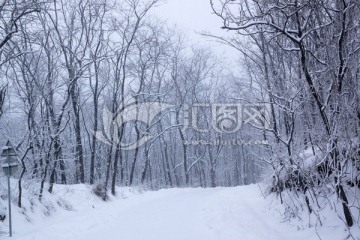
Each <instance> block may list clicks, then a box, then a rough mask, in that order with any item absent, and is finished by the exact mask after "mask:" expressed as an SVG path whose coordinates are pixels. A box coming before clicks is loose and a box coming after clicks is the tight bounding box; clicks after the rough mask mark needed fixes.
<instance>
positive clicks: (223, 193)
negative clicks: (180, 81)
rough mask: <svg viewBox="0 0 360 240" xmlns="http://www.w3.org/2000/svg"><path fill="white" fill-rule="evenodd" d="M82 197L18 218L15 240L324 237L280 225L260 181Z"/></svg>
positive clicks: (238, 239)
mask: <svg viewBox="0 0 360 240" xmlns="http://www.w3.org/2000/svg"><path fill="white" fill-rule="evenodd" d="M74 195H75V194H74ZM77 201H78V203H77V204H79V207H77V208H76V207H75V208H76V210H74V211H70V212H68V211H58V212H56V213H55V214H54V216H51V217H46V218H45V219H44V218H42V219H40V220H37V221H36V223H34V224H25V223H21V222H15V229H16V230H15V234H14V238H13V239H15V240H20V239H21V240H25V239H32V240H35V239H36V240H49V239H52V240H57V239H59V240H60V239H61V240H63V239H64V240H65V239H66V240H72V239H74V240H75V239H76V240H82V239H84V240H85V239H86V240H95V239H96V240H99V239H106V240H115V239H116V240H215V239H216V240H272V239H276V240H288V239H294V240H295V239H307V240H312V239H318V238H317V236H316V235H315V234H314V233H312V232H310V231H300V232H299V231H297V230H296V228H295V227H293V226H289V225H288V224H284V223H283V224H280V221H281V219H280V217H279V216H276V215H274V214H272V213H271V212H270V211H266V209H267V208H268V203H267V202H266V201H265V200H264V199H263V198H262V197H261V194H260V191H259V190H258V188H257V186H255V185H253V186H246V187H237V188H215V189H168V190H160V191H156V192H145V193H142V194H135V195H129V196H127V198H125V199H123V198H122V197H121V196H120V197H118V198H114V199H112V200H111V202H108V203H101V202H98V204H96V206H93V205H91V204H92V203H91V201H92V199H89V197H87V196H86V195H84V196H83V198H82V199H78V200H77ZM75 202H76V201H75ZM19 225H20V226H21V227H19Z"/></svg>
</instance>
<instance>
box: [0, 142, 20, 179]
mask: <svg viewBox="0 0 360 240" xmlns="http://www.w3.org/2000/svg"><path fill="white" fill-rule="evenodd" d="M18 165H19V162H18V159H17V154H16V152H15V149H14V147H13V145H12V144H11V142H10V141H7V143H6V145H5V146H3V147H2V148H1V167H2V169H3V170H4V173H5V174H6V175H7V176H12V175H14V174H15V173H16V171H17V169H18Z"/></svg>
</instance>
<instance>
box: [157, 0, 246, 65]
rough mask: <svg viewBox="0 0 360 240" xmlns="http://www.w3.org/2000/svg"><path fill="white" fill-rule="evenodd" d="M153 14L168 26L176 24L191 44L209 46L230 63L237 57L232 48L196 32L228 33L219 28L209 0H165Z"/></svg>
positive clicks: (218, 21)
mask: <svg viewBox="0 0 360 240" xmlns="http://www.w3.org/2000/svg"><path fill="white" fill-rule="evenodd" d="M153 15H155V16H157V17H159V18H160V19H163V20H166V21H167V22H168V24H169V26H174V25H176V27H177V28H178V29H179V30H181V31H183V32H184V33H185V34H186V35H187V37H188V38H189V40H191V43H192V44H194V45H199V46H206V47H210V48H212V49H213V50H214V52H215V53H216V54H217V55H218V56H219V57H222V58H225V59H228V60H229V61H231V62H232V63H234V61H236V60H237V59H238V56H239V53H238V52H236V51H235V50H234V49H232V48H230V47H227V46H224V45H222V44H219V43H215V42H214V41H210V40H209V39H208V38H206V37H203V36H200V35H199V34H198V32H204V31H207V32H210V33H212V34H215V35H219V36H225V35H226V34H229V33H227V32H226V31H225V30H222V29H220V28H221V26H222V21H221V19H220V18H219V17H217V16H216V15H214V14H213V13H212V9H211V6H210V1H209V0H167V1H165V2H164V3H162V4H160V5H159V6H158V7H157V8H154V9H153Z"/></svg>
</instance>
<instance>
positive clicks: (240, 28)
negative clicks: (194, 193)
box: [0, 0, 360, 227]
mask: <svg viewBox="0 0 360 240" xmlns="http://www.w3.org/2000/svg"><path fill="white" fill-rule="evenodd" d="M158 4H161V1H160V0H121V1H120V0H118V1H115V0H114V1H113V0H72V1H66V0H54V1H47V0H45V1H39V0H31V1H20V0H1V2H0V136H1V137H0V143H1V144H2V145H4V144H5V143H6V141H7V140H8V139H9V140H10V141H11V142H12V143H13V145H14V147H15V149H16V151H17V152H18V155H19V161H20V165H21V169H20V170H19V171H18V173H17V175H16V178H17V179H18V188H19V191H18V194H19V195H18V196H17V199H18V206H19V207H21V199H22V196H21V194H22V190H21V189H22V188H24V187H31V188H34V189H36V192H37V197H38V199H39V200H41V199H42V198H43V193H44V191H48V192H50V193H51V192H52V191H53V189H54V188H55V187H56V184H64V185H66V184H79V183H81V184H89V185H94V188H95V189H98V191H103V190H104V191H105V192H108V194H113V195H115V194H116V186H140V185H141V186H144V187H146V188H148V189H152V190H156V189H161V188H172V187H217V186H224V187H229V186H238V185H247V184H251V183H258V182H262V183H265V184H266V185H267V186H268V188H267V193H266V194H276V195H277V196H278V197H279V201H281V202H282V203H284V204H288V205H289V209H290V210H289V211H290V212H291V213H292V214H295V215H296V212H297V211H308V212H309V214H314V215H316V216H318V215H321V214H322V213H321V209H322V204H323V203H324V202H325V201H327V200H328V201H332V202H334V204H335V203H337V204H339V203H340V205H341V216H340V218H342V216H343V219H344V224H345V225H346V226H348V227H351V226H352V225H354V223H356V222H357V224H359V222H358V221H359V219H358V218H356V214H355V212H356V211H358V210H359V206H360V204H359V203H360V202H359V200H360V198H359V188H360V139H359V131H360V2H358V1H357V0H321V1H315V0H289V1H285V0H262V1H261V0H242V1H233V0H209V11H212V13H213V14H215V15H217V17H218V20H219V28H222V29H223V30H224V32H227V34H226V36H225V35H224V36H218V35H213V34H212V33H208V32H204V33H202V35H203V37H206V38H208V39H210V40H212V41H217V42H220V43H222V44H225V45H228V46H231V47H232V49H233V51H236V52H237V53H238V55H239V62H238V63H237V65H238V66H239V67H238V69H233V67H231V66H233V65H230V64H227V63H226V61H223V60H222V59H221V58H219V57H218V56H217V54H216V53H215V52H212V51H211V49H208V48H201V47H195V46H192V45H191V43H189V41H187V39H186V37H184V34H183V33H181V32H180V31H177V30H176V29H174V28H172V27H170V26H168V25H167V24H166V22H163V21H161V20H159V19H157V18H156V17H155V16H154V15H152V14H151V11H152V9H153V8H156V7H157V5H158ZM229 33H231V35H229ZM239 69H240V70H239ZM1 174H3V173H1ZM105 195H106V194H105ZM334 196H335V197H334ZM104 198H105V197H104ZM324 199H325V200H324ZM300 209H301V210H300ZM357 215H358V213H357ZM319 219H320V218H319ZM319 221H320V220H319Z"/></svg>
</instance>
